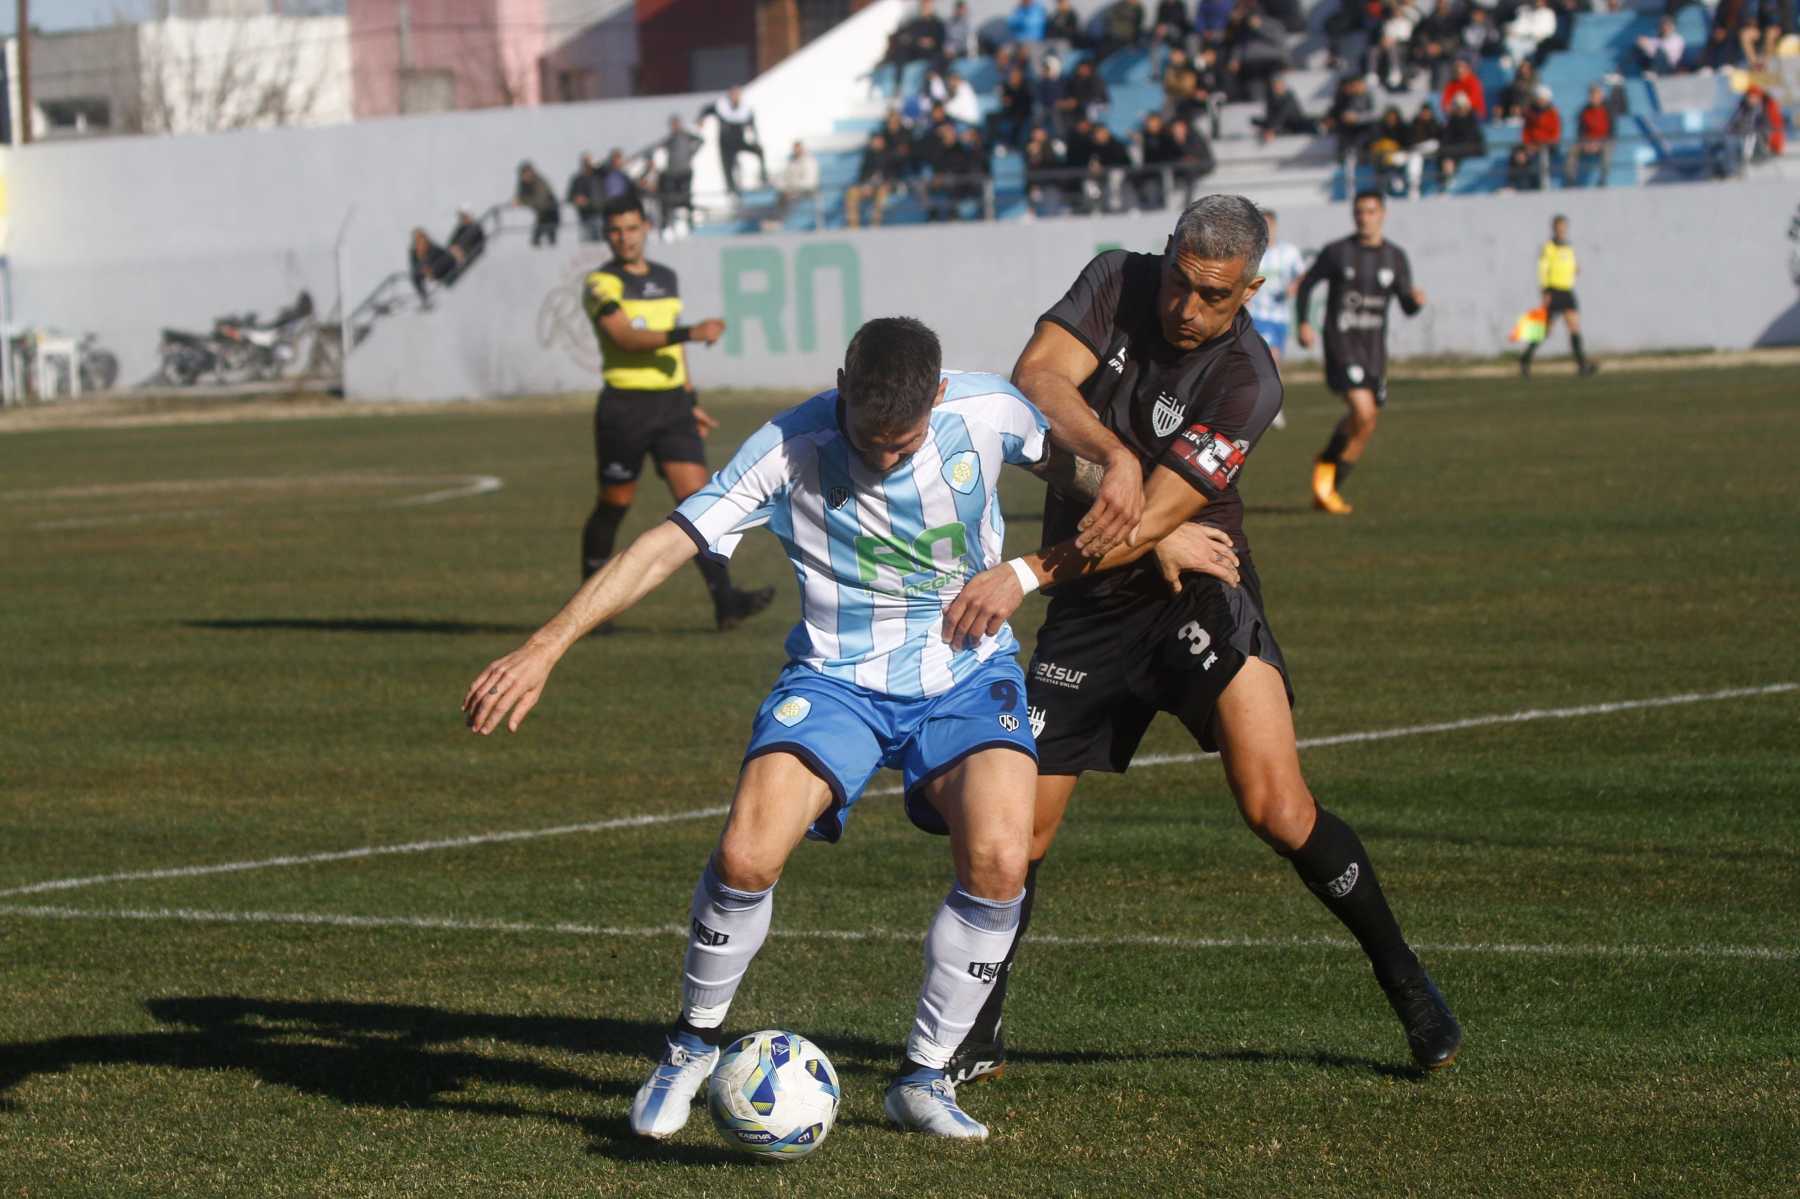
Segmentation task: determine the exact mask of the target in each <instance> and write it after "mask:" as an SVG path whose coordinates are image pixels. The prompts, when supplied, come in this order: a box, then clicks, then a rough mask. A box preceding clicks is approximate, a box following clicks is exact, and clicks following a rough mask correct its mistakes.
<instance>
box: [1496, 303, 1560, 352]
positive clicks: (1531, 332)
mask: <svg viewBox="0 0 1800 1199" xmlns="http://www.w3.org/2000/svg"><path fill="white" fill-rule="evenodd" d="M1549 321H1550V313H1549V312H1548V311H1547V310H1546V309H1543V308H1533V309H1532V310H1531V311H1530V312H1527V313H1526V314H1525V315H1524V316H1522V317H1520V318H1519V319H1518V320H1516V321H1514V322H1513V330H1512V334H1511V336H1509V337H1508V338H1507V339H1506V340H1508V341H1522V342H1525V343H1526V344H1528V345H1536V344H1537V343H1538V342H1540V341H1542V340H1544V332H1545V326H1546V325H1547V324H1549Z"/></svg>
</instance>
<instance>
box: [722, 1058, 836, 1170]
mask: <svg viewBox="0 0 1800 1199" xmlns="http://www.w3.org/2000/svg"><path fill="white" fill-rule="evenodd" d="M838 1094H839V1092H838V1079H837V1071H835V1070H833V1069H832V1068H831V1062H830V1060H829V1059H827V1058H826V1056H825V1054H824V1052H823V1051H822V1050H820V1048H819V1047H818V1046H817V1045H814V1044H813V1043H812V1042H811V1041H809V1040H807V1039H806V1038H805V1037H802V1036H798V1035H796V1034H794V1033H791V1032H781V1031H779V1030H775V1029H771V1030H767V1031H764V1032H753V1033H751V1034H750V1035H749V1036H747V1037H740V1038H738V1039H737V1040H736V1041H733V1042H732V1043H731V1045H730V1046H729V1047H728V1048H727V1049H726V1050H725V1052H724V1053H722V1054H720V1055H719V1064H718V1066H717V1067H716V1068H715V1069H714V1070H713V1073H712V1079H711V1081H709V1082H708V1083H707V1085H706V1106H707V1108H708V1109H709V1110H711V1112H712V1118H713V1124H714V1125H715V1126H717V1128H718V1130H719V1135H720V1136H722V1137H724V1138H725V1140H726V1142H727V1143H728V1144H730V1145H731V1146H732V1147H733V1148H735V1149H741V1150H743V1151H744V1152H745V1153H748V1154H751V1155H752V1156H755V1157H763V1158H769V1159H771V1160H773V1161H783V1162H785V1161H793V1160H794V1159H795V1158H800V1157H805V1156H806V1155H807V1154H809V1153H811V1152H812V1151H813V1150H814V1149H817V1148H818V1147H819V1144H820V1143H821V1142H822V1141H824V1139H825V1134H827V1133H829V1132H830V1131H831V1122H832V1121H833V1120H835V1119H836V1118H837V1106H838Z"/></svg>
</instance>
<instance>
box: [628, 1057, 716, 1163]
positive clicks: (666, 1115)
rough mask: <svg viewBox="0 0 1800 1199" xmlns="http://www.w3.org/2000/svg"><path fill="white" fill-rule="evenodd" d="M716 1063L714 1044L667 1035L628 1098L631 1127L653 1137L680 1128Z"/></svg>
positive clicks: (673, 1131)
mask: <svg viewBox="0 0 1800 1199" xmlns="http://www.w3.org/2000/svg"><path fill="white" fill-rule="evenodd" d="M718 1064H719V1051H718V1049H717V1048H715V1047H713V1046H711V1045H706V1044H704V1043H700V1042H698V1041H697V1040H696V1041H694V1042H691V1043H684V1042H683V1041H682V1040H677V1039H675V1038H673V1037H671V1038H670V1039H669V1041H668V1042H667V1044H666V1045H665V1046H664V1049H663V1058H662V1061H660V1062H658V1063H657V1064H656V1069H654V1070H652V1071H650V1077H649V1078H646V1079H645V1080H644V1085H643V1086H641V1087H639V1088H638V1093H637V1097H636V1098H635V1099H633V1100H632V1101H631V1131H633V1132H635V1133H637V1134H638V1135H639V1136H640V1137H655V1138H656V1139H657V1140H661V1139H662V1138H664V1137H669V1136H674V1135H675V1134H676V1133H678V1132H680V1131H681V1127H682V1125H684V1124H686V1123H687V1119H688V1111H689V1109H691V1108H692V1107H693V1105H694V1098H695V1097H696V1096H697V1095H699V1094H700V1089H701V1088H702V1087H704V1086H705V1085H706V1080H707V1079H708V1078H709V1077H711V1076H712V1072H713V1067H714V1066H716V1065H718Z"/></svg>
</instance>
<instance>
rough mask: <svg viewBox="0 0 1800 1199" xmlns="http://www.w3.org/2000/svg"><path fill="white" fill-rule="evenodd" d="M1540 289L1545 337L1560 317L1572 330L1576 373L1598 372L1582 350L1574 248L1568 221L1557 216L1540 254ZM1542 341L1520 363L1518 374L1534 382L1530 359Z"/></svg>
mask: <svg viewBox="0 0 1800 1199" xmlns="http://www.w3.org/2000/svg"><path fill="white" fill-rule="evenodd" d="M1538 287H1539V288H1540V289H1541V290H1542V291H1543V293H1544V337H1545V338H1546V339H1547V338H1548V337H1549V336H1550V329H1551V326H1553V325H1555V324H1556V318H1557V317H1558V316H1559V315H1560V316H1561V317H1562V319H1563V324H1565V325H1567V326H1568V327H1569V346H1570V348H1571V349H1573V350H1574V351H1575V369H1576V370H1577V371H1578V372H1579V373H1580V374H1581V375H1583V376H1587V375H1591V374H1593V373H1594V372H1595V371H1597V370H1599V369H1600V368H1599V366H1597V365H1596V364H1594V363H1592V362H1589V361H1588V360H1587V355H1586V354H1584V353H1582V350H1581V310H1580V307H1579V306H1578V305H1577V304H1576V302H1575V247H1574V246H1571V245H1570V244H1569V218H1568V217H1566V216H1558V217H1556V218H1555V219H1553V220H1552V221H1551V222H1550V240H1549V241H1547V242H1545V243H1544V248H1543V250H1542V251H1541V252H1540V253H1539V254H1538ZM1542 344H1543V342H1542V341H1533V342H1528V343H1527V344H1526V346H1525V353H1524V355H1523V356H1522V357H1521V358H1520V359H1519V374H1520V375H1521V376H1523V377H1524V378H1527V379H1529V378H1531V356H1532V355H1533V354H1536V353H1537V349H1538V347H1539V346H1540V345H1542Z"/></svg>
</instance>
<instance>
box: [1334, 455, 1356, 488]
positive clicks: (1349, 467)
mask: <svg viewBox="0 0 1800 1199" xmlns="http://www.w3.org/2000/svg"><path fill="white" fill-rule="evenodd" d="M1355 469H1356V463H1354V462H1351V461H1347V460H1345V459H1343V458H1339V459H1338V460H1337V485H1336V486H1337V489H1338V490H1339V491H1342V490H1343V489H1344V484H1346V483H1348V482H1349V481H1350V472H1351V471H1353V470H1355Z"/></svg>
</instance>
